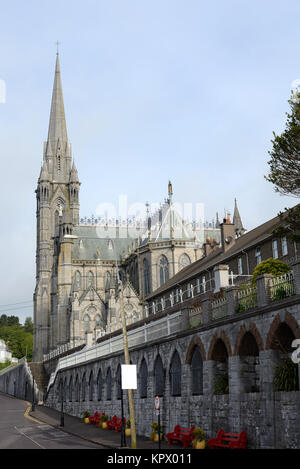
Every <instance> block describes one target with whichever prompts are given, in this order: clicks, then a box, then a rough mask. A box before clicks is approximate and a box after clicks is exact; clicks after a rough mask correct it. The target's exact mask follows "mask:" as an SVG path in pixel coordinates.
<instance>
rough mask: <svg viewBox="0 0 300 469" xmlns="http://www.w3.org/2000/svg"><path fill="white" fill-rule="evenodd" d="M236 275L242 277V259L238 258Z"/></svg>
mask: <svg viewBox="0 0 300 469" xmlns="http://www.w3.org/2000/svg"><path fill="white" fill-rule="evenodd" d="M238 274H239V275H243V261H242V258H241V257H239V258H238Z"/></svg>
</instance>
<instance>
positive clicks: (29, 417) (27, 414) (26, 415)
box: [24, 401, 44, 424]
mask: <svg viewBox="0 0 300 469" xmlns="http://www.w3.org/2000/svg"><path fill="white" fill-rule="evenodd" d="M26 404H28V407H27V409H26V411H25V414H24V417H26V418H27V419H29V420H32V421H33V422H36V423H41V424H43V423H44V422H41V421H40V420H38V419H35V418H34V417H31V415H29V411H30V409H31V404H30V403H29V402H27V401H26Z"/></svg>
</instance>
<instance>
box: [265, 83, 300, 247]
mask: <svg viewBox="0 0 300 469" xmlns="http://www.w3.org/2000/svg"><path fill="white" fill-rule="evenodd" d="M288 102H289V104H290V107H291V114H288V113H286V115H287V122H286V128H285V131H284V132H283V133H282V134H281V135H280V136H278V135H276V134H275V132H273V135H274V140H271V142H272V143H273V149H272V151H269V155H270V156H271V159H270V161H268V164H269V166H270V173H269V175H268V176H265V178H266V180H267V181H269V182H271V183H273V184H274V185H275V191H276V192H279V193H280V194H282V195H289V196H294V197H300V90H299V88H297V89H296V91H292V92H291V98H290V100H289V101H288ZM285 210H286V212H285V213H283V212H280V213H279V214H278V216H279V218H280V221H281V225H280V226H279V227H278V228H276V229H275V230H273V234H274V235H275V236H277V237H282V236H287V237H288V238H290V239H291V240H292V241H300V204H298V205H296V206H295V207H293V208H286V209H285Z"/></svg>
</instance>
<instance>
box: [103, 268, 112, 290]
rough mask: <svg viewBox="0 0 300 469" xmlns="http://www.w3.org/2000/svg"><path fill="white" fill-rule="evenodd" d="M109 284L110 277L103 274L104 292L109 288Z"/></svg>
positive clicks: (108, 273) (106, 273)
mask: <svg viewBox="0 0 300 469" xmlns="http://www.w3.org/2000/svg"><path fill="white" fill-rule="evenodd" d="M110 282H111V275H110V272H108V271H107V272H105V277H104V287H105V290H108V289H109V288H110Z"/></svg>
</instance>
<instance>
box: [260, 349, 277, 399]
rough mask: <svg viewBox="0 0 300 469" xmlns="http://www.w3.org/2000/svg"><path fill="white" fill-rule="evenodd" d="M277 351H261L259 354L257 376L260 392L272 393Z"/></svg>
mask: <svg viewBox="0 0 300 469" xmlns="http://www.w3.org/2000/svg"><path fill="white" fill-rule="evenodd" d="M278 358H279V357H278V351H277V350H261V351H260V352H259V365H260V366H259V375H260V390H261V392H272V393H273V392H274V384H273V379H274V373H275V367H276V365H277V363H278Z"/></svg>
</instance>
